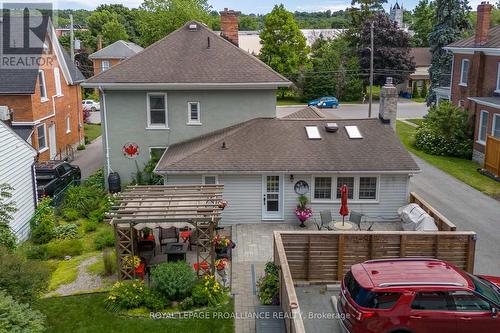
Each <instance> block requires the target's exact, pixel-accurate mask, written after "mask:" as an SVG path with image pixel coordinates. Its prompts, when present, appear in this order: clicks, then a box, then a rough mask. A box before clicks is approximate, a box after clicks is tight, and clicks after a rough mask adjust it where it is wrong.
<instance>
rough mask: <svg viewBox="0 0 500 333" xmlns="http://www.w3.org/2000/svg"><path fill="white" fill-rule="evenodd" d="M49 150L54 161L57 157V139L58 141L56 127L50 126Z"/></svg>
mask: <svg viewBox="0 0 500 333" xmlns="http://www.w3.org/2000/svg"><path fill="white" fill-rule="evenodd" d="M49 149H50V158H51V159H54V158H55V157H56V155H57V139H56V125H55V124H52V125H50V126H49Z"/></svg>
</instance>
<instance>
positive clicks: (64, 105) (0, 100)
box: [0, 18, 84, 161]
mask: <svg viewBox="0 0 500 333" xmlns="http://www.w3.org/2000/svg"><path fill="white" fill-rule="evenodd" d="M1 24H2V25H3V24H6V22H2V23H1ZM7 24H9V25H10V29H13V28H14V29H18V30H19V31H22V29H23V28H22V27H23V21H22V18H18V19H17V18H11V19H10V20H9V22H8V23H7ZM3 28H5V27H3ZM40 28H41V29H40V30H39V31H41V33H40V36H38V37H39V38H34V40H30V45H29V48H28V47H26V46H23V48H21V51H20V54H28V55H29V54H30V56H34V57H36V58H37V59H38V62H37V63H38V65H37V66H36V67H35V66H29V67H28V66H27V67H22V68H21V67H20V66H11V67H8V68H7V67H5V66H3V67H1V68H0V77H1V78H2V80H0V106H1V107H3V108H2V109H3V110H8V112H4V118H7V119H3V120H6V121H7V122H8V123H9V124H10V126H11V127H12V129H13V130H14V131H15V132H16V133H18V134H19V135H20V136H21V137H23V139H25V140H27V141H28V142H29V143H30V144H31V145H32V146H33V147H34V148H35V149H36V150H37V152H38V160H40V161H44V160H50V159H64V158H66V157H67V156H68V155H70V154H71V152H72V151H73V149H74V148H75V147H76V146H77V145H79V144H80V143H83V140H84V130H83V113H82V111H81V105H82V97H81V88H80V86H79V83H80V82H82V81H83V80H84V77H83V76H82V74H81V73H80V71H79V70H78V69H77V68H76V66H75V64H74V63H73V62H72V61H71V59H70V57H69V56H68V54H67V53H66V52H65V51H64V49H63V48H62V46H61V45H60V44H59V42H58V40H57V37H56V32H55V29H54V27H53V25H52V22H51V21H50V20H49V19H45V20H44V21H43V23H42V26H41V27H40ZM42 34H43V35H42ZM18 45H24V44H23V43H22V42H19V43H18ZM24 47H25V48H24ZM30 52H31V53H30ZM33 52H34V53H33ZM20 59H21V58H20ZM6 114H7V116H6Z"/></svg>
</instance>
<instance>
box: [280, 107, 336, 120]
mask: <svg viewBox="0 0 500 333" xmlns="http://www.w3.org/2000/svg"><path fill="white" fill-rule="evenodd" d="M322 118H328V119H335V118H336V117H334V116H332V115H329V114H326V113H324V112H323V111H321V110H319V109H318V108H315V107H312V106H308V107H305V108H303V109H300V110H298V111H295V112H292V113H290V114H289V115H286V116H284V117H282V119H322Z"/></svg>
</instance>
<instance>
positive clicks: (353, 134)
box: [345, 126, 363, 139]
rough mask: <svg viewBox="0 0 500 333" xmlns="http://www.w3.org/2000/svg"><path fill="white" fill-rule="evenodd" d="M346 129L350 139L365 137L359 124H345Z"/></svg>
mask: <svg viewBox="0 0 500 333" xmlns="http://www.w3.org/2000/svg"><path fill="white" fill-rule="evenodd" d="M345 130H346V131H347V135H348V136H349V139H363V135H361V132H360V131H359V128H358V126H345Z"/></svg>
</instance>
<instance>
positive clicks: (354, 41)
mask: <svg viewBox="0 0 500 333" xmlns="http://www.w3.org/2000/svg"><path fill="white" fill-rule="evenodd" d="M384 3H387V0H352V1H351V8H349V9H348V18H349V28H348V32H347V33H348V36H349V40H350V41H351V46H353V47H355V46H358V45H359V43H360V34H361V31H362V30H363V27H364V26H365V24H366V22H367V21H371V19H372V17H373V15H375V14H376V13H378V12H383V11H384V8H383V7H382V6H383V4H384Z"/></svg>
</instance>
